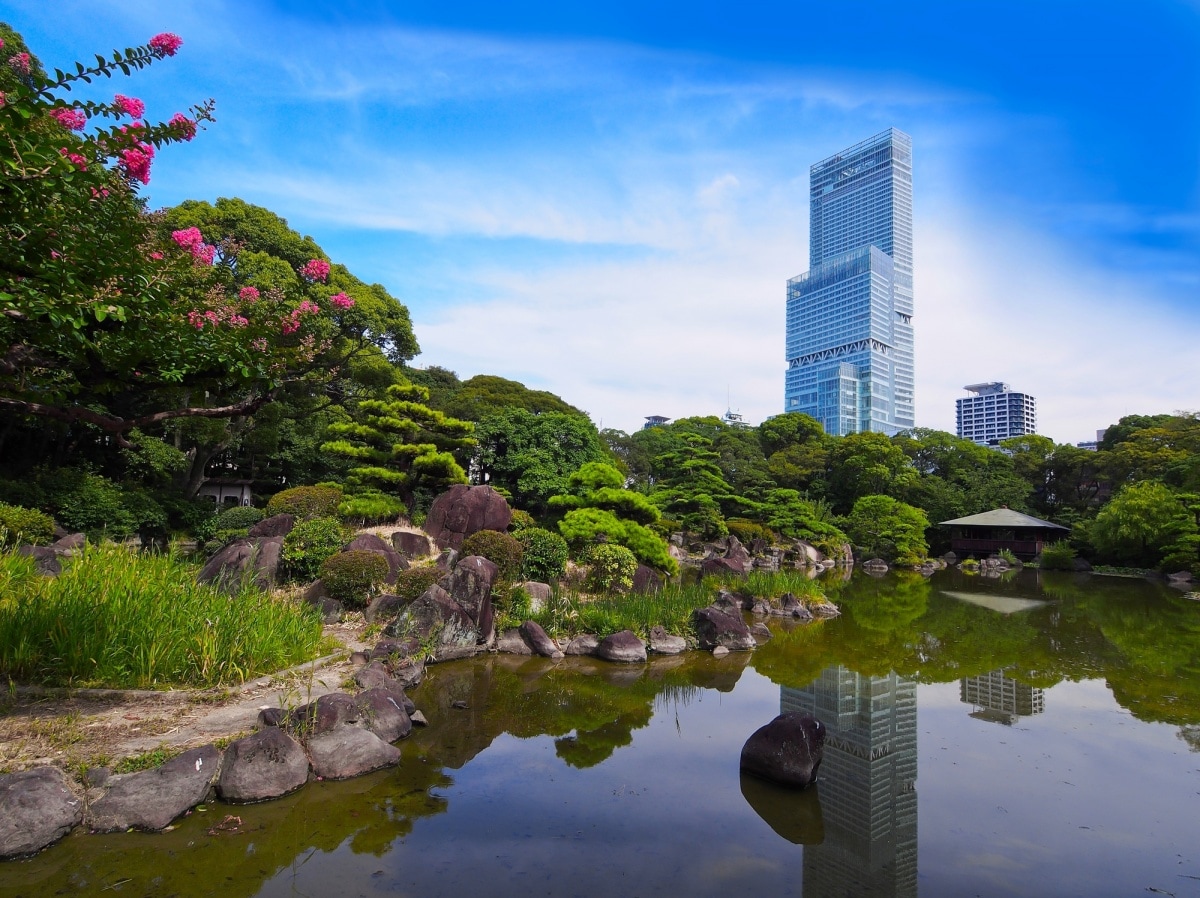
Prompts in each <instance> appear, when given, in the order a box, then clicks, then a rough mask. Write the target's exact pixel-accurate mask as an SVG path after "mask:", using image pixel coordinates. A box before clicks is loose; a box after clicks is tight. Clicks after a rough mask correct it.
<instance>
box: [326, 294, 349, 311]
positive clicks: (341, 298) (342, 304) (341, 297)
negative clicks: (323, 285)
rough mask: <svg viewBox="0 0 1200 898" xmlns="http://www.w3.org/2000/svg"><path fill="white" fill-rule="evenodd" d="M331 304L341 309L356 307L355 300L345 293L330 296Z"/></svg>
mask: <svg viewBox="0 0 1200 898" xmlns="http://www.w3.org/2000/svg"><path fill="white" fill-rule="evenodd" d="M329 304H330V305H332V306H334V307H336V308H339V309H351V308H354V300H353V299H351V298H350V297H349V296H347V295H346V294H345V293H335V294H333V296H331V297H329Z"/></svg>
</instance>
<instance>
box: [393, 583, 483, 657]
mask: <svg viewBox="0 0 1200 898" xmlns="http://www.w3.org/2000/svg"><path fill="white" fill-rule="evenodd" d="M488 623H489V625H490V624H491V621H490V620H489V621H488ZM385 632H386V633H387V635H389V636H396V635H409V634H415V635H417V636H418V637H419V638H420V639H422V640H431V641H432V642H433V647H432V648H433V660H437V661H450V660H453V659H455V658H468V657H470V656H471V655H474V654H475V653H476V652H477V651H478V645H479V631H478V630H477V629H476V626H475V622H474V621H473V620H472V619H471V616H470V615H469V614H467V612H466V611H465V610H463V608H462V606H461V605H459V604H458V602H456V601H454V599H453V598H451V597H450V594H449V593H447V592H446V591H445V590H444V589H442V588H441V587H440V586H437V585H436V584H435V585H434V586H431V587H429V589H427V590H425V592H423V593H422V594H421V597H420V598H418V599H417V600H416V601H414V602H412V603H411V604H410V605H409V606H408V607H407V608H405V609H404V611H402V612H401V613H400V615H399V616H398V617H397V618H396V619H395V620H394V621H393V622H392V623H391V625H389V626H388V628H387V630H386V631H385Z"/></svg>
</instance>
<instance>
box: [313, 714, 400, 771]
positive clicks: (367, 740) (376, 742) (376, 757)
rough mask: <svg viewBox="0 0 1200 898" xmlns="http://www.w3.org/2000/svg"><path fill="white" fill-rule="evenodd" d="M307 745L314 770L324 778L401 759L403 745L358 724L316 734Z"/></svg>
mask: <svg viewBox="0 0 1200 898" xmlns="http://www.w3.org/2000/svg"><path fill="white" fill-rule="evenodd" d="M307 747H308V756H309V759H310V760H311V762H312V771H313V773H314V774H315V775H316V776H318V777H320V778H322V779H330V780H340V779H347V778H349V777H352V776H359V775H361V774H364V773H370V772H371V771H372V770H379V769H380V768H381V767H391V766H394V765H396V764H399V763H400V749H398V748H396V746H394V745H391V744H390V743H388V742H385V741H384V740H383V739H380V738H379V737H378V736H376V735H375V734H374V733H372V732H371V731H370V730H363V729H359V728H358V727H342V728H341V729H339V730H334V731H333V732H331V733H323V734H322V735H320V736H313V737H312V738H311V739H309V740H308V743H307Z"/></svg>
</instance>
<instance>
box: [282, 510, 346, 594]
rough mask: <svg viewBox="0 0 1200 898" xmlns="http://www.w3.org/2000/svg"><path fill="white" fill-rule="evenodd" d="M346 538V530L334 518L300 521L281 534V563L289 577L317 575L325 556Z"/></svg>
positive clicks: (331, 553)
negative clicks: (285, 533)
mask: <svg viewBox="0 0 1200 898" xmlns="http://www.w3.org/2000/svg"><path fill="white" fill-rule="evenodd" d="M345 541H346V533H345V531H344V530H342V525H341V524H340V523H339V522H338V520H337V519H336V518H311V519H309V520H307V521H301V522H300V523H298V524H297V525H296V526H295V527H293V528H292V532H291V533H289V534H288V535H287V536H285V537H284V538H283V565H284V570H285V572H286V574H287V577H288V579H290V580H298V581H301V582H304V581H308V580H315V579H317V577H318V575H319V574H320V572H321V565H322V564H324V563H325V559H326V558H328V557H329V556H330V555H333V554H335V553H337V551H338V550H339V549H341V547H342V545H343V544H344V543H345Z"/></svg>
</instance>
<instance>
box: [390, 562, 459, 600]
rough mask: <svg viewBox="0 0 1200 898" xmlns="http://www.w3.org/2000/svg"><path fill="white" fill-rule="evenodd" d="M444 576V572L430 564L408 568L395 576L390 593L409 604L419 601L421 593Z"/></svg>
mask: <svg viewBox="0 0 1200 898" xmlns="http://www.w3.org/2000/svg"><path fill="white" fill-rule="evenodd" d="M445 574H446V572H445V571H443V570H442V569H441V568H439V567H436V566H435V565H432V564H428V565H423V566H422V567H410V568H409V569H408V570H406V571H400V573H398V574H397V575H396V582H395V583H394V584H392V593H393V594H395V595H397V596H399V597H400V598H402V599H404V601H406V602H411V601H413V600H415V599H419V598H420V597H421V593H423V592H425V590H427V589H429V587H431V586H433V584H435V583H437V582H438V581H439V580H441V579H442V577H443V576H445Z"/></svg>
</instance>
